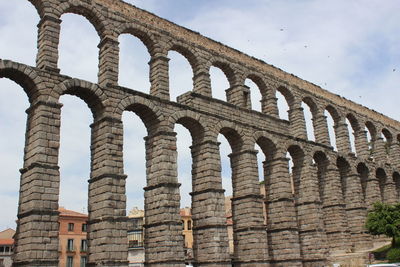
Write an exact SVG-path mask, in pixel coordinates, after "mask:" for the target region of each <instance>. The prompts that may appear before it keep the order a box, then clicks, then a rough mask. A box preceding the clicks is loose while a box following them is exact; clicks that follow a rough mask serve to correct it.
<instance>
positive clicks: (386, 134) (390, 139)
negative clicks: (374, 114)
mask: <svg viewBox="0 0 400 267" xmlns="http://www.w3.org/2000/svg"><path fill="white" fill-rule="evenodd" d="M382 134H383V136H384V137H385V138H386V142H387V144H388V145H389V146H390V145H391V144H392V142H393V135H392V133H391V132H390V131H389V130H388V129H387V128H383V129H382Z"/></svg>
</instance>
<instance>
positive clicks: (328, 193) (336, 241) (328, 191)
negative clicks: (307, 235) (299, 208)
mask: <svg viewBox="0 0 400 267" xmlns="http://www.w3.org/2000/svg"><path fill="white" fill-rule="evenodd" d="M324 179H325V186H324V194H323V204H322V209H323V213H324V221H325V230H326V235H327V239H328V247H329V248H330V252H331V253H343V252H348V251H349V250H350V249H351V242H349V241H350V235H349V230H348V225H347V217H346V211H345V207H346V205H345V203H344V200H343V192H342V188H341V181H340V174H339V170H338V169H337V167H336V166H333V165H330V164H329V163H327V166H325V175H324Z"/></svg>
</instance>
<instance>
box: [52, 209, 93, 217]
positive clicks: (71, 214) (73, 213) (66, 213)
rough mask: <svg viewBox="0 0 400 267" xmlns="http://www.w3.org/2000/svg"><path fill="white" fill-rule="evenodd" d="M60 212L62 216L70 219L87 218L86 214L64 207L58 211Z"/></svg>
mask: <svg viewBox="0 0 400 267" xmlns="http://www.w3.org/2000/svg"><path fill="white" fill-rule="evenodd" d="M58 211H59V212H60V216H68V217H81V218H87V217H88V216H87V214H84V213H79V212H76V211H73V210H67V209H65V208H63V207H60V208H59V209H58Z"/></svg>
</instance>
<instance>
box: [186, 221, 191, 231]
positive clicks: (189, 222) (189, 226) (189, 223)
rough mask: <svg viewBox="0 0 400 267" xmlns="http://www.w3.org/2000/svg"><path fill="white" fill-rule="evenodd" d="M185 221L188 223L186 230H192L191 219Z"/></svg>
mask: <svg viewBox="0 0 400 267" xmlns="http://www.w3.org/2000/svg"><path fill="white" fill-rule="evenodd" d="M187 223H188V230H192V221H191V220H189V221H188V222H187Z"/></svg>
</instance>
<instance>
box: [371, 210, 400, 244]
mask: <svg viewBox="0 0 400 267" xmlns="http://www.w3.org/2000/svg"><path fill="white" fill-rule="evenodd" d="M365 226H366V228H367V230H368V232H369V233H370V234H372V235H386V236H387V237H390V238H392V247H396V238H397V237H400V203H397V204H395V205H389V204H386V203H382V202H376V203H374V206H373V208H372V209H371V210H370V211H369V212H368V216H367V221H366V223H365Z"/></svg>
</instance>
